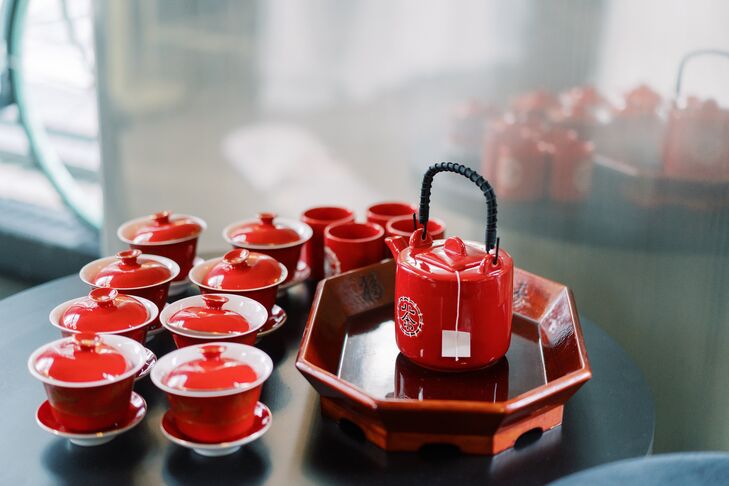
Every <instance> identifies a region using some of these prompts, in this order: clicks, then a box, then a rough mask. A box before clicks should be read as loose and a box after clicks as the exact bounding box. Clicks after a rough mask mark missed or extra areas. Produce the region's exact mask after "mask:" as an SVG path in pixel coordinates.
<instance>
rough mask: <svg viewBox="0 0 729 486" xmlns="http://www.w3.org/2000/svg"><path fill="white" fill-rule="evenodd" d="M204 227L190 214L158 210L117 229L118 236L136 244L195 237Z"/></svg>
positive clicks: (167, 241) (202, 223)
mask: <svg viewBox="0 0 729 486" xmlns="http://www.w3.org/2000/svg"><path fill="white" fill-rule="evenodd" d="M204 229H205V223H204V222H203V221H202V220H201V219H199V218H194V217H192V216H185V215H177V216H174V215H173V214H172V213H171V212H170V211H160V212H158V213H154V214H153V215H151V216H147V217H145V218H140V219H136V220H132V221H129V222H128V223H125V224H123V225H122V226H121V227H120V228H119V231H118V235H119V238H120V239H121V240H122V241H125V242H127V243H134V244H137V245H144V244H154V243H170V242H173V241H179V240H186V239H190V238H195V237H197V236H199V235H200V233H202V231H203V230H204Z"/></svg>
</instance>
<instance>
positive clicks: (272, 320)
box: [257, 304, 288, 339]
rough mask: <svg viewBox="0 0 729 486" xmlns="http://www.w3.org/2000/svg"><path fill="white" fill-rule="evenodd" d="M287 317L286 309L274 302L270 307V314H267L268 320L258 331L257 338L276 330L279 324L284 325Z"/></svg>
mask: <svg viewBox="0 0 729 486" xmlns="http://www.w3.org/2000/svg"><path fill="white" fill-rule="evenodd" d="M287 318H288V316H287V315H286V311H285V310H283V309H282V308H281V307H279V306H278V305H276V304H274V306H273V307H272V308H271V315H270V316H269V318H268V321H267V322H266V323H265V324H264V325H263V328H261V330H260V331H258V337H257V338H258V339H260V338H262V337H264V336H268V335H269V334H271V333H272V332H275V331H277V330H278V329H279V328H280V327H281V326H283V325H284V323H285V322H286V319H287Z"/></svg>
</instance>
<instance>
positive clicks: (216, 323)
mask: <svg viewBox="0 0 729 486" xmlns="http://www.w3.org/2000/svg"><path fill="white" fill-rule="evenodd" d="M267 320H268V312H266V309H265V308H264V307H263V305H261V304H259V303H258V302H256V301H255V300H253V299H249V298H248V297H241V296H239V295H232V294H227V295H226V294H203V295H195V296H193V297H187V298H185V299H180V300H178V301H177V302H174V303H172V304H170V305H168V306H167V307H165V309H164V310H163V311H162V314H161V315H160V321H162V325H163V326H164V327H165V328H166V329H167V330H168V331H170V332H171V333H172V339H173V340H174V341H175V344H176V345H177V347H178V348H184V347H185V346H193V345H195V344H207V343H210V342H213V341H219V342H233V343H239V344H250V345H253V344H255V342H256V337H257V336H258V331H260V330H261V328H262V327H263V326H264V325H265V324H266V321H267Z"/></svg>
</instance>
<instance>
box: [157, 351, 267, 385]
mask: <svg viewBox="0 0 729 486" xmlns="http://www.w3.org/2000/svg"><path fill="white" fill-rule="evenodd" d="M272 370H273V363H272V362H271V358H269V357H268V355H267V354H266V353H264V352H263V351H261V350H260V349H257V348H254V347H253V346H247V345H245V344H237V343H211V344H199V345H195V346H187V347H185V348H181V349H178V350H176V351H173V352H171V353H169V354H167V355H165V356H164V357H162V358H161V359H160V360H159V361H158V362H157V365H156V366H155V368H154V369H153V370H152V381H153V382H154V383H155V385H157V386H158V387H159V388H161V389H163V390H164V391H166V392H168V393H173V394H175V393H177V394H181V395H193V396H220V395H228V394H234V393H239V392H242V391H245V390H249V389H251V388H254V387H256V386H258V385H260V384H261V383H263V382H264V381H265V380H266V379H268V377H269V376H270V374H271V371H272Z"/></svg>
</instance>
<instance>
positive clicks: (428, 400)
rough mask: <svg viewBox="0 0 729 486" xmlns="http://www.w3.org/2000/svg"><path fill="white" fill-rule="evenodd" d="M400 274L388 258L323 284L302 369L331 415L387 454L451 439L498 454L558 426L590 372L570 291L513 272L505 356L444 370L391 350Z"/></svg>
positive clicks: (304, 343) (300, 359) (462, 446)
mask: <svg viewBox="0 0 729 486" xmlns="http://www.w3.org/2000/svg"><path fill="white" fill-rule="evenodd" d="M394 270H395V264H394V262H393V261H392V260H388V261H385V262H383V263H379V264H376V265H371V266H369V267H364V268H362V269H359V270H357V271H355V272H349V273H347V274H343V275H340V276H338V277H335V278H332V279H328V280H326V281H324V282H321V283H320V284H319V287H318V289H317V294H316V296H315V297H314V304H313V307H312V311H311V314H310V317H309V322H308V324H307V328H306V330H305V333H304V339H303V341H302V345H301V350H300V352H299V357H298V360H297V367H298V368H299V370H301V372H302V373H303V374H304V375H305V376H306V377H307V379H308V380H309V381H310V382H311V383H312V385H313V386H314V388H316V390H317V391H318V392H319V393H320V394H321V395H322V397H323V403H322V410H323V411H324V412H325V413H327V414H328V415H330V416H332V417H333V418H334V419H336V420H341V419H343V418H344V419H347V420H349V421H351V422H354V423H355V424H356V425H357V426H359V427H360V428H362V429H363V430H364V432H365V436H366V437H367V438H368V439H369V440H371V441H372V442H374V443H375V444H377V445H379V446H380V447H383V448H385V449H387V450H417V449H418V448H420V447H422V446H423V445H426V444H433V443H441V444H442V443H446V444H450V445H453V446H456V447H458V448H460V450H461V451H464V452H471V453H478V454H494V453H498V452H501V451H502V450H504V449H505V448H508V447H511V446H513V444H514V442H515V441H516V440H517V439H518V437H519V435H520V434H521V433H524V432H527V431H529V430H531V429H535V428H536V429H539V430H540V431H546V430H549V429H551V428H552V427H555V426H557V425H559V423H560V422H561V417H562V406H563V405H564V403H565V402H566V401H567V400H568V399H569V398H570V397H571V396H572V394H573V393H574V392H575V391H576V390H577V389H578V388H579V387H580V386H581V385H582V384H583V383H584V382H585V381H587V380H588V379H589V378H590V376H591V370H590V365H589V361H588V359H587V353H586V350H585V345H584V341H583V338H582V331H581V328H580V324H579V319H578V317H577V314H576V311H575V308H574V301H573V299H572V297H571V294H570V293H569V291H568V289H567V288H566V287H564V286H563V285H560V284H557V283H555V282H551V281H548V280H546V279H543V278H540V277H537V276H535V275H532V274H529V273H527V272H523V271H520V270H517V272H516V275H515V294H516V299H515V303H514V310H515V315H514V319H513V333H512V339H513V342H514V343H513V346H512V347H511V348H510V350H509V353H508V354H507V356H506V357H505V358H504V359H503V360H502V361H500V362H498V363H497V364H496V365H494V366H491V367H489V368H486V369H483V370H479V371H474V372H469V373H442V372H432V371H429V370H426V369H423V368H421V367H419V366H417V365H414V364H413V363H411V362H409V361H408V359H407V358H405V357H403V356H402V355H401V354H399V353H398V350H397V347H396V346H395V345H394V323H393V321H392V318H393V315H394V302H393V298H394V294H393V292H392V287H393V285H394V279H395V275H394Z"/></svg>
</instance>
